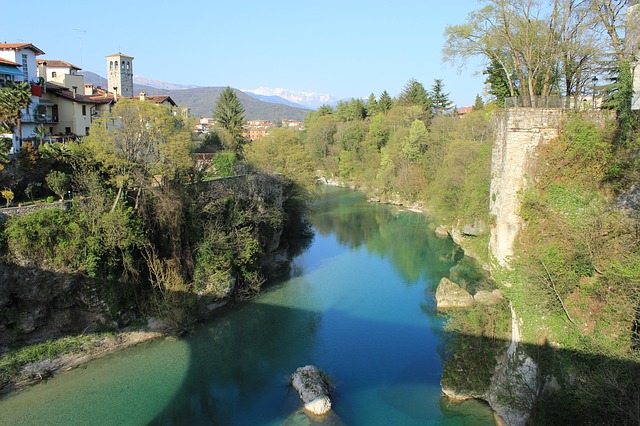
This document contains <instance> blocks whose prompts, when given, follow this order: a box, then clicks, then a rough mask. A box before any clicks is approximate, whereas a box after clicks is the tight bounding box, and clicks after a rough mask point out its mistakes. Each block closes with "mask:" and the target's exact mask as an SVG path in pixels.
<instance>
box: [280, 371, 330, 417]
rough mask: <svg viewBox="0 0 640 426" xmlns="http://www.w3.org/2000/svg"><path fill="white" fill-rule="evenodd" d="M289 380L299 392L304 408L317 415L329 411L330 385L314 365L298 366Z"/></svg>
mask: <svg viewBox="0 0 640 426" xmlns="http://www.w3.org/2000/svg"><path fill="white" fill-rule="evenodd" d="M289 381H290V382H291V386H293V387H294V389H295V390H297V391H298V394H300V399H302V401H303V402H304V409H305V410H307V411H308V412H310V413H313V414H315V415H318V416H322V415H324V414H327V413H328V412H329V411H331V400H330V399H329V394H330V388H331V386H330V385H329V381H328V380H327V377H326V376H325V375H324V373H323V372H322V370H320V369H319V368H318V367H316V366H315V365H306V366H304V367H300V368H298V369H297V370H296V371H295V372H294V373H293V374H292V375H291V377H290V378H289Z"/></svg>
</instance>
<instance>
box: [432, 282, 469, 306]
mask: <svg viewBox="0 0 640 426" xmlns="http://www.w3.org/2000/svg"><path fill="white" fill-rule="evenodd" d="M436 306H437V308H438V309H448V308H468V307H470V306H473V296H472V295H471V294H469V292H468V291H467V290H465V289H463V288H462V287H460V286H459V285H458V284H456V283H454V282H453V281H451V280H449V279H447V278H444V277H443V278H442V279H441V280H440V284H438V288H437V289H436Z"/></svg>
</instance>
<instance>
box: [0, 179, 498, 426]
mask: <svg viewBox="0 0 640 426" xmlns="http://www.w3.org/2000/svg"><path fill="white" fill-rule="evenodd" d="M312 223H313V226H314V228H315V236H314V238H313V240H312V242H311V243H310V245H309V247H308V248H307V249H306V251H304V253H302V254H301V255H299V256H298V257H296V258H295V260H294V264H293V267H292V275H291V277H290V278H289V279H287V280H285V281H283V282H280V283H278V284H274V285H272V286H270V287H268V288H267V289H266V290H264V291H263V292H262V293H261V294H260V295H259V296H257V297H255V298H254V299H253V300H251V301H250V302H248V303H244V304H241V305H238V306H234V307H231V308H228V309H225V310H224V312H221V313H220V314H218V315H216V317H215V318H213V319H212V320H211V321H209V322H208V323H205V324H203V325H202V326H200V327H199V328H198V329H196V330H195V331H194V332H193V333H191V334H190V335H189V336H187V337H184V338H168V339H163V340H159V341H153V342H149V343H145V344H141V345H138V346H136V347H134V348H129V349H125V350H122V351H120V352H118V353H115V354H112V355H109V356H106V357H104V358H101V359H98V360H95V361H92V362H90V363H87V364H85V365H83V366H82V367H80V368H77V369H75V370H72V371H69V372H66V373H63V374H59V375H57V376H56V377H54V378H53V379H51V380H49V381H48V382H46V383H42V384H39V385H36V386H33V387H30V388H27V389H24V390H22V391H19V392H16V393H13V394H10V395H8V396H6V397H4V398H3V399H2V400H0V424H2V425H144V424H152V425H298V424H332V425H333V424H336V425H340V424H345V425H431V424H437V425H485V424H486V425H493V424H495V423H494V420H493V416H492V414H491V411H490V410H489V408H488V407H486V406H485V405H483V404H481V403H479V402H467V403H464V404H452V403H451V402H449V401H448V400H447V399H446V398H443V397H442V396H441V389H440V376H441V372H442V361H441V359H442V354H443V353H444V343H443V340H442V324H443V319H442V318H440V317H438V315H437V314H436V310H435V301H434V293H435V287H436V286H437V284H438V282H439V280H440V278H441V277H442V276H447V275H448V271H449V270H450V268H451V267H453V266H454V265H455V264H456V262H458V261H459V258H460V251H459V250H458V249H457V248H456V247H455V246H454V245H453V244H452V243H451V242H450V241H447V240H442V239H439V238H437V237H436V236H435V235H434V233H433V231H431V230H430V229H429V227H428V219H427V218H426V217H425V216H424V215H422V214H417V213H412V212H406V211H405V212H401V211H399V210H398V209H396V208H392V207H389V206H384V205H372V204H368V203H367V202H366V199H365V198H364V196H363V195H362V194H359V193H357V192H353V191H349V190H343V189H336V188H327V189H326V191H325V193H324V194H323V196H322V197H321V199H320V200H319V201H318V203H317V205H316V207H315V209H314V213H313V215H312ZM307 364H315V365H317V366H319V367H320V368H321V369H323V370H324V371H325V372H326V373H327V374H328V375H329V376H330V377H331V379H332V381H333V384H334V385H335V394H334V395H333V398H332V401H333V408H334V410H333V413H332V414H331V415H330V416H328V417H326V418H323V419H312V418H309V417H308V416H307V415H306V414H304V413H303V412H301V411H300V407H301V404H300V400H299V398H298V395H297V393H296V392H295V391H293V390H291V389H290V388H289V387H288V376H289V375H290V374H291V373H292V372H293V371H294V370H295V369H296V368H297V367H300V366H304V365H307Z"/></svg>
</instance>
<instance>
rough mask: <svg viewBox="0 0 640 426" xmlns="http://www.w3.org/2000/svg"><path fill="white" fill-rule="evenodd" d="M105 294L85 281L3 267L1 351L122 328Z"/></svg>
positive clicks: (0, 283)
mask: <svg viewBox="0 0 640 426" xmlns="http://www.w3.org/2000/svg"><path fill="white" fill-rule="evenodd" d="M101 288H103V287H102V286H100V285H98V283H97V282H96V281H95V280H91V279H89V278H87V277H85V276H82V275H73V274H59V273H56V272H52V271H46V270H40V269H32V268H23V267H19V266H16V265H7V264H0V347H4V346H7V345H11V344H15V343H20V342H31V341H40V340H45V339H50V338H55V337H60V336H63V335H68V334H79V333H82V332H91V331H95V330H97V329H99V328H103V327H109V328H113V327H115V326H117V325H118V322H117V321H116V318H115V317H114V315H113V314H112V310H113V309H112V308H113V306H109V304H108V303H107V302H106V300H109V299H110V297H109V296H108V295H107V294H105V293H104V291H101ZM124 317H125V315H121V318H120V319H124Z"/></svg>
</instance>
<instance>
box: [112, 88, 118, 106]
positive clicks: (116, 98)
mask: <svg viewBox="0 0 640 426" xmlns="http://www.w3.org/2000/svg"><path fill="white" fill-rule="evenodd" d="M113 100H114V102H116V101H117V100H118V87H117V86H113Z"/></svg>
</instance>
